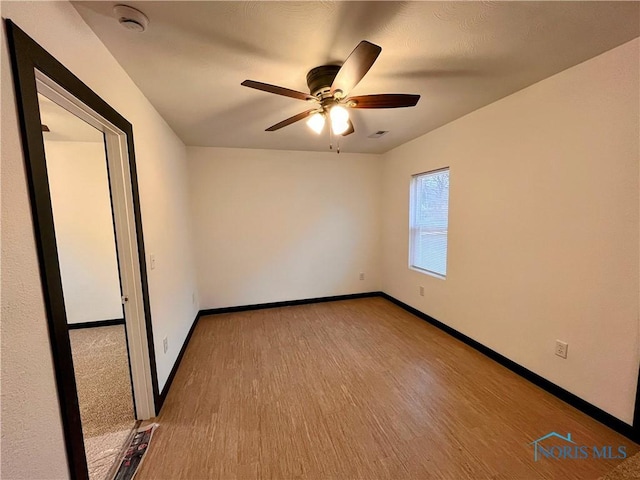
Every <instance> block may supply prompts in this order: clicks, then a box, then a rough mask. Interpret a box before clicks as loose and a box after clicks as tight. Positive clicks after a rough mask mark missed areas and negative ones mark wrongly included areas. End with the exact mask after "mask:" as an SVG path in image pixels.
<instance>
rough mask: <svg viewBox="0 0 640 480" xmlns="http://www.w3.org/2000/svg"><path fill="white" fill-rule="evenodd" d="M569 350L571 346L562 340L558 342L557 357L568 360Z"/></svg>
mask: <svg viewBox="0 0 640 480" xmlns="http://www.w3.org/2000/svg"><path fill="white" fill-rule="evenodd" d="M568 350H569V344H568V343H567V342H563V341H561V340H556V355H557V356H559V357H562V358H567V353H568Z"/></svg>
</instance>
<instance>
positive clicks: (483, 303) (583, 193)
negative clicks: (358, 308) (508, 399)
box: [382, 39, 640, 423]
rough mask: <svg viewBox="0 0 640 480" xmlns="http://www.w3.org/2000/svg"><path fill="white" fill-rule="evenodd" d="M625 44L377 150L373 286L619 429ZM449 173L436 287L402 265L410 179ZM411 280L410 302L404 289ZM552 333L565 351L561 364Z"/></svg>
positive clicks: (626, 212)
mask: <svg viewBox="0 0 640 480" xmlns="http://www.w3.org/2000/svg"><path fill="white" fill-rule="evenodd" d="M639 53H640V52H639V41H638V39H636V40H634V41H632V42H629V43H627V44H625V45H622V46H620V47H618V48H616V49H614V50H611V51H609V52H606V53H604V54H602V55H600V56H598V57H596V58H593V59H591V60H588V61H586V62H584V63H582V64H580V65H578V66H575V67H573V68H571V69H568V70H566V71H564V72H561V73H559V74H557V75H555V76H553V77H551V78H548V79H546V80H543V81H541V82H539V83H537V84H535V85H533V86H531V87H529V88H526V89H524V90H522V91H520V92H517V93H515V94H513V95H511V96H509V97H506V98H504V99H502V100H500V101H498V102H496V103H494V104H492V105H489V106H487V107H484V108H482V109H480V110H477V111H476V112H474V113H471V114H469V115H467V116H465V117H463V118H461V119H459V120H456V121H454V122H452V123H450V124H448V125H445V126H444V127H442V128H440V129H438V130H435V131H433V132H431V133H429V134H427V135H424V136H422V137H420V138H418V139H416V140H414V141H412V142H410V143H408V144H405V145H403V146H401V147H398V148H397V149H395V150H393V151H391V152H389V153H387V154H386V156H385V162H384V174H383V178H384V182H383V183H384V187H383V200H384V202H383V277H382V278H383V290H384V291H385V292H387V293H389V294H390V295H392V296H394V297H396V298H398V299H400V300H402V301H403V302H406V303H408V304H410V305H412V306H413V307H415V308H417V309H419V310H421V311H423V312H425V313H427V314H429V315H431V316H433V317H434V318H436V319H438V320H440V321H442V322H444V323H445V324H447V325H449V326H451V327H453V328H455V329H456V330H458V331H460V332H462V333H464V334H466V335H468V336H470V337H471V338H473V339H475V340H477V341H479V342H480V343H482V344H484V345H486V346H488V347H490V348H492V349H494V350H496V351H497V352H499V353H501V354H503V355H505V356H506V357H508V358H510V359H512V360H514V361H515V362H517V363H519V364H521V365H523V366H525V367H526V368H528V369H530V370H532V371H534V372H536V373H538V374H540V375H542V376H543V377H545V378H547V379H549V380H550V381H552V382H554V383H556V384H558V385H560V386H561V387H563V388H565V389H567V390H569V391H570V392H572V393H574V394H576V395H578V396H579V397H581V398H583V399H585V400H587V401H588V402H591V403H593V404H595V405H596V406H598V407H600V408H602V409H603V410H605V411H607V412H609V413H611V414H612V415H614V416H616V417H618V418H620V419H622V420H624V421H626V422H628V423H631V422H632V416H633V404H634V399H635V391H636V381H637V375H638V360H639V356H638V348H639V341H638V313H639V312H638V292H639V288H640V286H639V282H638V276H639V275H638V272H639V262H638V244H639V238H638V237H639V235H638V230H639V221H638V219H639V195H638V176H639V171H638V164H639V158H640V153H639V145H638V142H639V139H638V132H639V131H640V130H639V117H640V115H639V105H640V103H639V93H638V92H639V91H640V85H639V84H638V82H639V80H638V79H639V68H638V58H639V57H640V55H639ZM445 166H450V167H451V187H450V212H449V258H448V271H447V278H446V280H440V279H437V278H434V277H431V276H428V275H424V274H421V273H418V272H416V271H411V270H409V269H408V268H407V258H408V241H409V240H408V218H409V214H408V201H409V179H410V176H411V174H414V173H418V172H424V171H428V170H431V169H436V168H440V167H445ZM418 285H424V286H425V289H426V293H425V296H424V297H420V296H419V295H418V288H417V286H418ZM556 339H561V340H565V341H567V342H568V343H569V357H568V359H566V360H563V359H561V358H560V357H557V356H555V355H554V344H555V340H556Z"/></svg>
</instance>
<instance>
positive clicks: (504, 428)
mask: <svg viewBox="0 0 640 480" xmlns="http://www.w3.org/2000/svg"><path fill="white" fill-rule="evenodd" d="M157 421H158V422H159V423H160V428H158V430H157V431H156V433H155V436H154V439H153V443H152V446H151V448H150V450H149V452H148V453H147V457H146V459H145V461H144V464H143V466H142V468H141V470H140V472H139V474H138V476H137V478H139V479H205V478H206V479H253V478H273V479H357V478H362V479H368V480H371V479H410V478H411V479H455V480H457V479H560V478H562V479H581V480H587V479H597V478H598V477H599V476H601V475H603V474H604V473H606V472H607V471H609V470H610V469H611V468H613V467H614V466H615V465H617V464H618V463H620V461H621V460H605V459H591V458H589V459H567V460H554V459H548V458H545V459H542V460H539V461H537V462H534V460H533V447H532V446H530V445H529V443H530V442H532V441H533V440H535V439H537V438H539V437H541V436H542V435H545V434H547V433H549V432H551V431H556V432H558V433H560V434H562V435H566V434H567V433H568V432H570V433H571V435H572V438H573V440H574V441H576V443H577V444H579V445H588V446H591V445H614V446H615V448H614V450H615V449H616V448H617V446H618V445H623V446H625V447H626V452H627V454H628V456H631V455H633V454H635V453H636V452H637V451H638V449H639V448H638V446H637V445H636V444H634V443H633V442H631V441H629V440H627V439H626V438H624V437H623V436H621V435H619V434H617V433H615V432H613V431H612V430H610V429H608V428H607V427H605V426H603V425H602V424H600V423H598V422H596V421H595V420H593V419H591V418H590V417H588V416H586V415H584V414H582V413H581V412H579V411H577V410H575V409H574V408H572V407H570V406H568V405H567V404H565V403H563V402H562V401H560V400H558V399H556V398H555V397H553V396H552V395H550V394H548V393H547V392H545V391H543V390H541V389H539V388H538V387H536V386H534V385H533V384H531V383H529V382H528V381H526V380H524V379H522V378H521V377H519V376H517V375H516V374H514V373H512V372H511V371H509V370H507V369H506V368H504V367H502V366H500V365H498V364H497V363H495V362H493V361H492V360H490V359H488V358H486V357H484V356H483V355H481V354H480V353H478V352H476V351H475V350H473V349H471V348H470V347H467V346H466V345H464V344H462V343H461V342H459V341H457V340H455V339H453V338H451V337H450V336H448V335H447V334H445V333H443V332H441V331H440V330H438V329H436V328H435V327H433V326H431V325H429V324H428V323H426V322H424V321H422V320H420V319H418V318H416V317H414V316H413V315H411V314H409V313H407V312H405V311H404V310H402V309H400V308H399V307H397V306H395V305H394V304H392V303H390V302H388V301H387V300H385V299H382V298H366V299H358V300H347V301H340V302H330V303H319V304H312V305H302V306H295V307H285V308H275V309H268V310H256V311H251V312H242V313H231V314H225V315H217V316H210V317H203V318H201V319H200V321H199V323H198V325H197V327H196V330H195V332H194V334H193V337H192V339H191V342H190V344H189V346H188V348H187V350H186V353H185V356H184V358H183V360H182V364H181V366H180V368H179V370H178V372H177V375H176V377H175V379H174V382H173V385H172V387H171V391H170V392H169V395H168V396H167V400H166V402H165V405H164V407H163V409H162V412H161V414H160V415H159V417H158V419H157ZM553 444H554V443H553V441H551V442H550V443H549V445H553ZM557 445H560V444H557Z"/></svg>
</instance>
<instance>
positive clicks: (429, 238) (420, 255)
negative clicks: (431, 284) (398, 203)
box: [409, 168, 449, 277]
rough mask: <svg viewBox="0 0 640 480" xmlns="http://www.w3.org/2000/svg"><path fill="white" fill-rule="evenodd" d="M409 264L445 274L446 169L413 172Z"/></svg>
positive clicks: (447, 209) (447, 208)
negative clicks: (418, 173)
mask: <svg viewBox="0 0 640 480" xmlns="http://www.w3.org/2000/svg"><path fill="white" fill-rule="evenodd" d="M411 207H412V210H411V222H410V223H411V225H410V229H411V234H410V237H411V238H410V242H411V244H410V248H409V251H410V257H411V258H410V264H411V266H412V267H414V268H418V269H421V270H426V271H428V272H432V273H435V274H438V275H441V276H443V277H444V276H446V274H447V233H448V227H449V169H448V168H447V169H443V170H437V171H435V172H428V173H422V174H420V175H415V176H414V177H413V179H412V185H411Z"/></svg>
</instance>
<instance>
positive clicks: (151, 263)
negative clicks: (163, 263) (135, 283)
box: [149, 253, 156, 270]
mask: <svg viewBox="0 0 640 480" xmlns="http://www.w3.org/2000/svg"><path fill="white" fill-rule="evenodd" d="M149 266H150V267H151V270H154V269H155V268H156V255H155V253H152V254H150V255H149Z"/></svg>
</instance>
